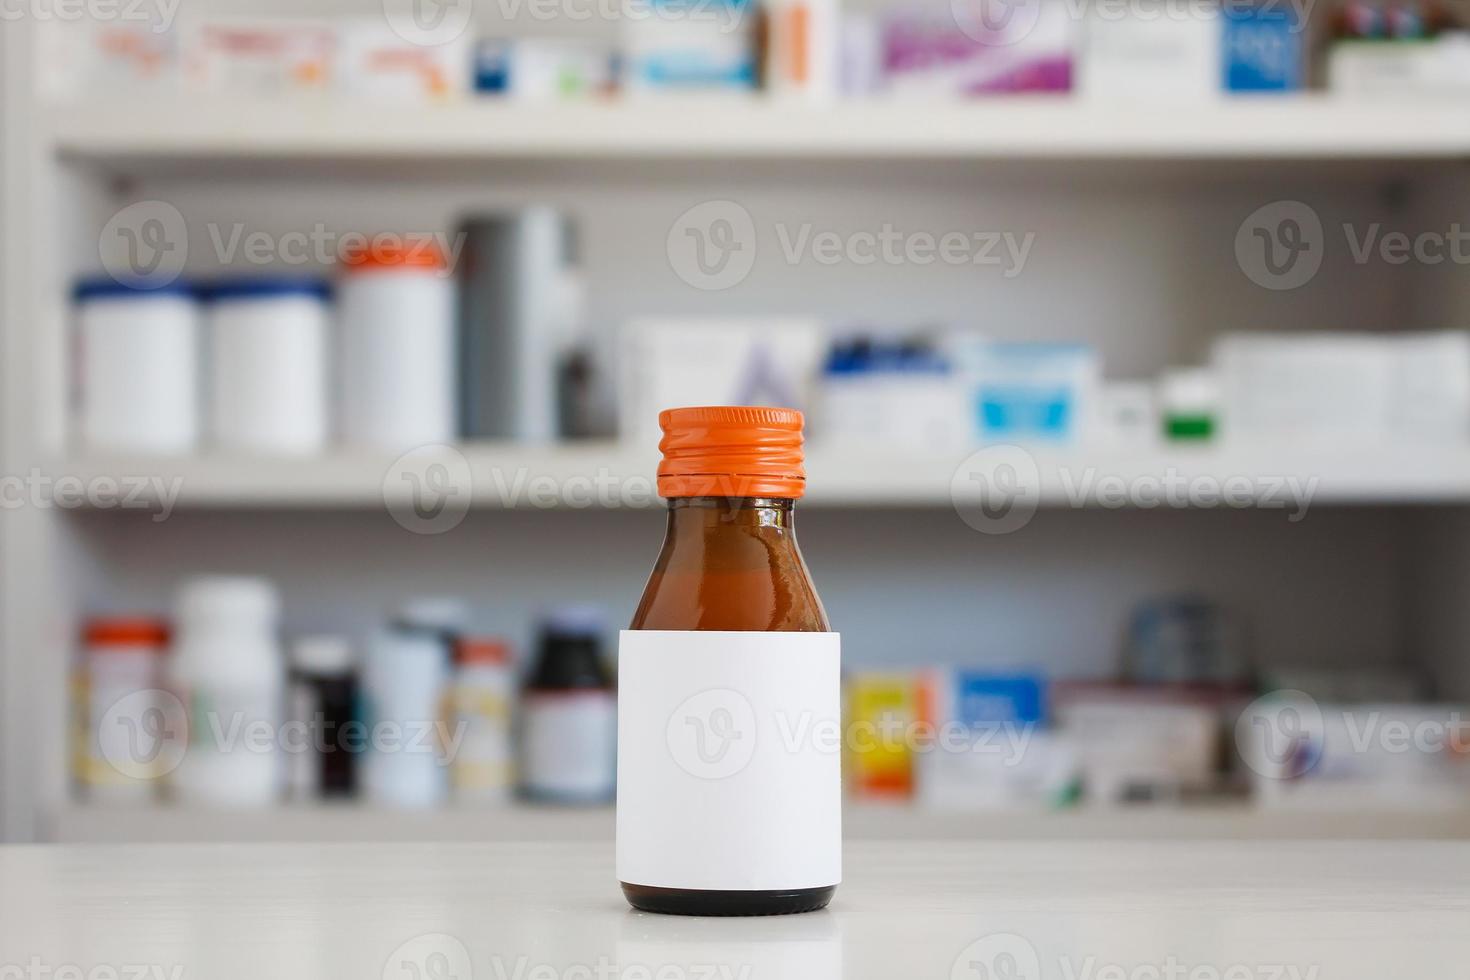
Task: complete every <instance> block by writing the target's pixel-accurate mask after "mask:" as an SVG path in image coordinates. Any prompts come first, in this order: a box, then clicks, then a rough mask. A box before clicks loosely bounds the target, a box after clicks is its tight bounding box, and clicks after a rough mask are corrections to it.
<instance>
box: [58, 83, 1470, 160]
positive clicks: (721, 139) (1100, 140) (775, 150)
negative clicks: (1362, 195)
mask: <svg viewBox="0 0 1470 980" xmlns="http://www.w3.org/2000/svg"><path fill="white" fill-rule="evenodd" d="M48 117H49V133H50V137H51V141H52V145H53V147H54V148H55V149H56V150H57V151H58V152H60V153H62V154H63V155H67V156H71V157H76V158H81V159H93V160H101V161H109V160H121V159H130V158H167V159H182V160H187V159H212V158H232V159H242V160H250V159H256V160H259V159H276V158H283V159H307V158H320V159H436V158H442V159H497V158H504V159H515V158H523V159H539V158H568V159H575V158H581V157H594V158H626V159H644V158H653V159H658V158H664V159H681V158H684V159H714V158H719V159H724V158H729V157H744V158H762V157H765V158H775V159H784V158H803V157H805V158H854V159H862V158H871V159H904V158H917V159H1042V158H1058V159H1071V158H1080V159H1122V160H1150V159H1155V160H1172V159H1179V160H1191V159H1219V160H1248V159H1272V158H1283V159H1359V160H1382V159H1391V160H1414V159H1458V158H1463V157H1466V156H1470V115H1467V114H1466V113H1465V112H1464V111H1463V107H1461V106H1459V105H1457V104H1456V103H1455V102H1454V100H1449V99H1447V100H1443V101H1437V100H1427V101H1424V102H1421V103H1420V104H1417V105H1414V106H1405V105H1402V104H1399V103H1397V102H1395V101H1394V100H1383V101H1377V100H1371V99H1370V100H1362V99H1348V98H1344V97H1333V96H1331V95H1329V94H1322V93H1317V94H1304V95H1294V96H1276V97H1246V96H1241V97H1234V98H1221V99H1219V100H1216V101H1212V102H1206V103H1202V104H1194V105H1176V106H1168V105H1154V106H1150V105H1112V104H1102V103H1099V102H1091V101H1087V100H1085V99H1082V98H1080V97H1074V96H1013V97H1004V98H1002V97H996V98H992V99H977V100H970V101H964V102H959V101H957V102H939V103H933V102H912V101H898V100H884V101H873V102H853V103H838V104H836V105H834V106H831V107H827V108H815V107H813V108H807V107H785V106H780V105H777V104H771V103H767V102H765V101H763V100H760V99H757V98H751V99H721V100H718V101H709V100H699V99H694V98H688V99H660V100H653V99H649V100H641V101H640V100H624V101H619V102H609V103H561V104H556V103H552V104H517V103H499V102H495V101H493V100H480V101H475V100H466V101H463V102H457V103H449V104H444V105H437V106H412V105H391V104H386V105H385V104H372V103H356V102H343V101H337V100H327V99H294V100H283V101H259V100H256V101H240V100H237V99H209V98H202V97H201V98H183V97H180V98H175V99H158V100H148V101H146V102H141V101H132V102H127V103H109V102H108V101H106V100H103V101H99V102H95V103H87V104H66V105H57V106H53V107H51V109H50V111H49V112H48Z"/></svg>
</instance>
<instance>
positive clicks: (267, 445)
mask: <svg viewBox="0 0 1470 980" xmlns="http://www.w3.org/2000/svg"><path fill="white" fill-rule="evenodd" d="M327 295H328V290H327V285H326V283H324V282H320V281H318V280H312V279H244V280H240V281H237V282H228V283H221V284H218V285H216V286H214V287H213V288H212V289H211V290H210V293H209V304H208V306H207V307H206V315H205V322H206V324H207V325H208V333H209V346H210V350H209V388H208V390H209V427H210V433H209V435H210V438H209V441H210V444H211V446H212V448H214V449H218V450H222V451H225V452H240V453H274V454H282V455H295V456H309V455H312V454H315V453H320V452H322V451H323V450H325V449H326V448H327V428H328V415H329V407H328V399H327V350H328V342H327V337H328V323H329V315H328V307H327Z"/></svg>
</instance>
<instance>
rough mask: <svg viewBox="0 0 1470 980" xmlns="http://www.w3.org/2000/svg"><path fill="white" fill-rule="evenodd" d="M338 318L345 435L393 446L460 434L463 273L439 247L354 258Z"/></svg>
mask: <svg viewBox="0 0 1470 980" xmlns="http://www.w3.org/2000/svg"><path fill="white" fill-rule="evenodd" d="M337 321H338V324H339V326H338V332H339V336H340V340H341V352H342V365H341V408H340V419H339V428H340V430H341V433H342V439H343V441H344V442H345V443H346V444H348V445H349V446H355V447H362V448H369V449H384V450H389V451H394V452H397V451H403V450H408V449H414V448H417V447H419V446H424V445H431V444H438V443H451V442H453V441H454V438H455V433H456V428H457V427H456V424H455V415H456V406H457V404H458V402H457V394H456V392H457V386H456V384H455V329H454V321H455V317H454V281H453V279H452V278H451V277H450V275H449V269H448V267H447V264H446V263H445V260H444V257H443V255H441V254H440V252H439V251H438V249H437V248H434V247H432V246H430V245H428V244H422V245H420V244H418V243H414V244H408V245H403V246H386V245H377V244H375V245H372V246H369V247H367V248H364V249H363V250H361V251H360V252H358V253H355V254H353V255H351V256H349V257H348V258H347V260H346V262H345V263H344V267H343V274H342V279H341V282H340V283H339V285H338V289H337Z"/></svg>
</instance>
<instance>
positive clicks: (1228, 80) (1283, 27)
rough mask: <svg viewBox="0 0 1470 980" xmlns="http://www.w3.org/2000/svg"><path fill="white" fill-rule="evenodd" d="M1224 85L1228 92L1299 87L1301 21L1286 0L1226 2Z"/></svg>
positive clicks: (1302, 37)
mask: <svg viewBox="0 0 1470 980" xmlns="http://www.w3.org/2000/svg"><path fill="white" fill-rule="evenodd" d="M1222 24H1223V29H1224V45H1225V52H1224V54H1225V57H1224V63H1225V88H1226V90H1227V91H1230V92H1294V91H1297V90H1298V89H1300V88H1301V87H1302V78H1303V74H1304V68H1303V61H1304V57H1303V49H1304V45H1303V40H1304V35H1303V32H1302V29H1301V24H1300V21H1299V19H1298V18H1297V16H1296V14H1295V12H1294V11H1293V10H1292V9H1291V7H1290V5H1289V4H1288V3H1286V2H1285V0H1265V2H1264V3H1262V4H1261V5H1260V6H1256V7H1239V6H1236V5H1233V4H1227V5H1226V11H1225V16H1224V18H1223V19H1222Z"/></svg>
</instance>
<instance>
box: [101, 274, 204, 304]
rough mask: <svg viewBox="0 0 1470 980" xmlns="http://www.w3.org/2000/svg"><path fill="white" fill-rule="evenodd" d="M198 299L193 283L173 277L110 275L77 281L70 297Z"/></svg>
mask: <svg viewBox="0 0 1470 980" xmlns="http://www.w3.org/2000/svg"><path fill="white" fill-rule="evenodd" d="M163 297H169V298H174V299H191V300H192V299H198V298H199V290H198V287H197V286H195V285H194V284H193V283H190V282H185V281H184V280H181V279H175V280H172V281H170V282H149V281H147V280H146V279H137V280H119V279H113V278H112V277H111V276H91V277H88V278H86V279H80V280H78V281H77V284H76V286H75V287H74V288H73V289H72V298H73V299H75V300H76V301H77V302H78V303H87V302H91V301H95V300H108V299H158V298H163Z"/></svg>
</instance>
